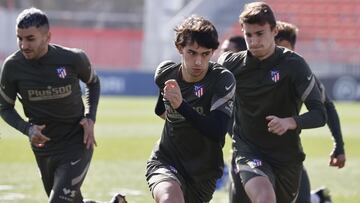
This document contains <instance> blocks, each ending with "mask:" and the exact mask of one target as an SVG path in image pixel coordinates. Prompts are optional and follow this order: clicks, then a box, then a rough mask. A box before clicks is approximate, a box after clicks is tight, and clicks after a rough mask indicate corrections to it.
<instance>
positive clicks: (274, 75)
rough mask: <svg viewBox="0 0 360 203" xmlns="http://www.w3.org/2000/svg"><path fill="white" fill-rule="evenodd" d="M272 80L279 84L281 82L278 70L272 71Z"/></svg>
mask: <svg viewBox="0 0 360 203" xmlns="http://www.w3.org/2000/svg"><path fill="white" fill-rule="evenodd" d="M270 75H271V80H272V81H274V82H277V81H279V80H280V72H279V71H277V70H272V71H270Z"/></svg>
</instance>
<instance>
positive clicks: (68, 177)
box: [35, 147, 93, 203]
mask: <svg viewBox="0 0 360 203" xmlns="http://www.w3.org/2000/svg"><path fill="white" fill-rule="evenodd" d="M92 154H93V150H92V149H90V150H88V149H86V148H85V147H84V148H81V149H79V150H77V151H72V152H68V153H64V154H59V155H50V156H37V155H36V154H35V158H36V162H37V164H38V167H39V169H40V173H41V178H42V182H43V185H44V188H45V191H46V194H47V195H48V196H49V203H62V202H74V203H82V202H83V197H82V194H81V191H80V187H81V185H82V183H83V181H84V179H85V176H86V173H87V171H88V169H89V166H90V161H91V158H92Z"/></svg>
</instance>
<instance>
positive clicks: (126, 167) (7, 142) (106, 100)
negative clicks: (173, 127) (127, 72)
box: [0, 97, 360, 203]
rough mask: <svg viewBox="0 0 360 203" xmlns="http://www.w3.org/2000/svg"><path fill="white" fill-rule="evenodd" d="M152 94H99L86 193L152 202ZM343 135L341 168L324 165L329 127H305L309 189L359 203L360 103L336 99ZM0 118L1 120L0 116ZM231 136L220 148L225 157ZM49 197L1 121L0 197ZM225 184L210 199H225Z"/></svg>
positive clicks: (20, 141)
mask: <svg viewBox="0 0 360 203" xmlns="http://www.w3.org/2000/svg"><path fill="white" fill-rule="evenodd" d="M155 102H156V98H154V97H102V98H101V101H100V104H99V110H98V119H97V123H96V126H95V131H96V138H97V142H98V147H97V148H96V149H95V153H94V158H93V161H92V165H91V167H90V170H89V173H88V175H87V178H86V179H85V182H84V185H83V188H82V191H83V194H84V197H85V198H90V199H95V200H101V201H108V200H110V198H111V196H112V195H113V194H114V193H116V192H123V193H125V194H126V195H127V199H128V201H129V202H132V203H135V202H136V203H149V202H153V200H152V197H151V194H150V192H149V190H148V188H147V185H146V182H145V178H144V173H145V163H146V160H147V158H148V157H149V155H150V152H151V149H152V147H153V145H154V143H155V142H156V140H157V139H158V138H159V136H160V133H161V130H162V125H163V121H162V120H161V119H160V118H158V117H157V116H155V114H154V105H155ZM336 108H337V110H338V113H339V115H340V119H341V124H342V131H343V135H344V139H345V150H346V155H347V163H346V167H345V168H344V169H341V170H338V169H335V168H330V167H328V161H329V156H328V154H329V153H330V151H331V149H332V141H331V136H330V131H329V130H328V128H327V127H322V128H319V129H314V130H304V131H303V132H302V141H303V146H304V149H305V152H306V153H307V158H306V161H305V166H306V168H307V170H308V173H309V175H310V180H311V185H312V188H313V189H314V188H317V187H319V186H326V187H328V188H329V189H330V191H331V195H332V198H333V201H334V202H335V203H358V202H360V189H359V188H360V181H359V180H360V170H359V168H360V135H359V130H356V127H357V126H358V125H359V120H360V119H359V115H360V114H359V112H360V111H359V109H360V103H336ZM0 120H1V119H0ZM229 146H230V139H229V137H227V141H226V145H225V148H224V154H225V156H226V157H225V160H227V161H228V160H229V157H230V156H229V155H230V152H229V151H230V147H229ZM24 201H25V202H28V203H39V202H47V198H46V195H45V192H44V190H43V188H42V184H41V181H40V177H39V173H38V171H37V167H36V163H35V160H34V157H33V154H32V151H31V150H30V146H29V143H28V140H27V139H26V137H25V136H24V135H21V134H20V133H18V132H17V131H15V130H14V129H12V128H10V127H8V126H7V124H5V123H4V122H3V121H2V120H1V121H0V202H1V203H20V202H24ZM226 202H228V196H227V192H226V189H222V190H220V191H216V192H215V194H214V198H213V200H212V203H226Z"/></svg>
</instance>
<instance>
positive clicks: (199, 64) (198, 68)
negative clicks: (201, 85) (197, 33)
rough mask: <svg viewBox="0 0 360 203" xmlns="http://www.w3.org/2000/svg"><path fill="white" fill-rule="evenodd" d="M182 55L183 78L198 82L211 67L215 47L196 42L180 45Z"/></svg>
mask: <svg viewBox="0 0 360 203" xmlns="http://www.w3.org/2000/svg"><path fill="white" fill-rule="evenodd" d="M178 50H179V53H180V54H181V55H182V70H181V73H182V75H183V78H184V80H185V81H187V82H197V81H199V80H201V79H203V78H204V77H205V75H206V73H207V71H208V68H209V61H210V58H211V56H212V55H213V53H214V50H213V49H209V48H205V47H201V46H199V45H198V44H197V43H196V42H194V43H193V44H187V45H186V46H185V47H178Z"/></svg>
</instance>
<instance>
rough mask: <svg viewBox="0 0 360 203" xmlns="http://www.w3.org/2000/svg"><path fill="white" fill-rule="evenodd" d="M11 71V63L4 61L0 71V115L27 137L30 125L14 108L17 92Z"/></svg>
mask: <svg viewBox="0 0 360 203" xmlns="http://www.w3.org/2000/svg"><path fill="white" fill-rule="evenodd" d="M11 70H12V69H11V63H10V62H8V61H5V62H4V64H3V66H2V68H1V70H0V73H1V75H0V114H1V117H2V118H3V119H4V121H5V122H6V123H8V124H9V125H10V126H12V127H13V128H15V129H17V130H18V131H20V132H22V133H23V134H25V135H28V132H29V128H30V126H31V124H30V123H29V122H26V121H25V120H24V119H23V118H21V117H20V115H19V114H18V112H17V111H16V109H15V108H14V106H15V101H16V94H17V90H16V88H15V87H16V84H15V82H14V79H13V77H12V76H13V73H11V72H10V71H11Z"/></svg>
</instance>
